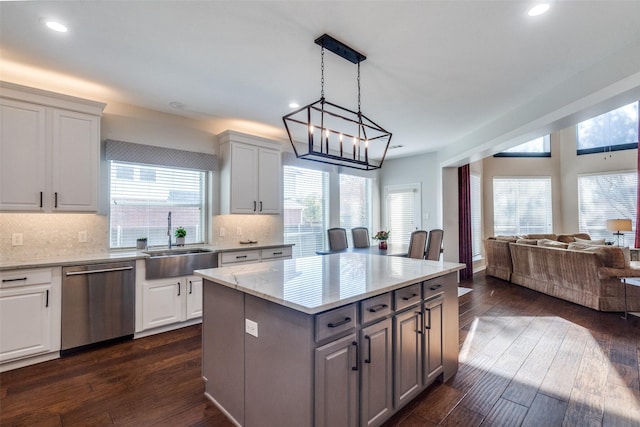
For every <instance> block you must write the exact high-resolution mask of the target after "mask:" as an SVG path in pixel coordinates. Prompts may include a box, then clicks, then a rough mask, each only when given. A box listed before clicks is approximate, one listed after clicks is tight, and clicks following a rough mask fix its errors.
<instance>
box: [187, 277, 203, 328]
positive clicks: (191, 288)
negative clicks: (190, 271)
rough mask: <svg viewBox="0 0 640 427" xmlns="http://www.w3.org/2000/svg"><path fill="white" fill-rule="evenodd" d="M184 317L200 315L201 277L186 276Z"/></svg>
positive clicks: (191, 317)
mask: <svg viewBox="0 0 640 427" xmlns="http://www.w3.org/2000/svg"><path fill="white" fill-rule="evenodd" d="M186 301H187V302H186V304H187V309H186V319H187V320H189V319H196V318H199V317H202V277H198V276H189V277H187V297H186Z"/></svg>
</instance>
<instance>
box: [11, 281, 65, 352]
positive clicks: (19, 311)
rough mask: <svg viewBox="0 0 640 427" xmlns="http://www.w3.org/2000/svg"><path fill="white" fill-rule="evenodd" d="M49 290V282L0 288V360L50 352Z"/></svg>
mask: <svg viewBox="0 0 640 427" xmlns="http://www.w3.org/2000/svg"><path fill="white" fill-rule="evenodd" d="M51 290H52V287H51V286H50V285H39V286H24V287H16V288H9V289H0V336H1V337H2V339H0V362H5V361H7V360H12V359H17V358H21V357H25V356H31V355H35V354H39V353H47V352H49V351H53V348H52V339H51V335H52V321H53V319H52V307H51V303H50V301H51V297H52V295H51ZM58 348H59V347H58Z"/></svg>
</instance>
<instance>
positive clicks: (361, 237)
mask: <svg viewBox="0 0 640 427" xmlns="http://www.w3.org/2000/svg"><path fill="white" fill-rule="evenodd" d="M351 237H352V238H353V247H354V248H368V247H369V246H371V240H369V229H368V228H367V227H355V228H352V229H351Z"/></svg>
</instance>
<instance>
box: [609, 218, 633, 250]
mask: <svg viewBox="0 0 640 427" xmlns="http://www.w3.org/2000/svg"><path fill="white" fill-rule="evenodd" d="M607 231H613V232H614V233H613V235H614V236H616V239H617V244H618V246H620V236H624V233H622V231H631V220H630V219H608V220H607ZM623 243H624V238H623Z"/></svg>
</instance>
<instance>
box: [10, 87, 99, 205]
mask: <svg viewBox="0 0 640 427" xmlns="http://www.w3.org/2000/svg"><path fill="white" fill-rule="evenodd" d="M104 106H105V104H102V103H97V102H93V101H86V100H83V99H79V98H73V97H69V96H65V95H58V94H54V93H51V92H45V91H41V90H38V89H32V88H27V87H24V86H18V85H14V84H10V83H5V82H0V123H1V125H2V126H1V130H0V211H36V212H63V211H69V212H96V211H97V210H98V171H99V153H100V150H99V148H100V116H101V115H102V110H103V108H104Z"/></svg>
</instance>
